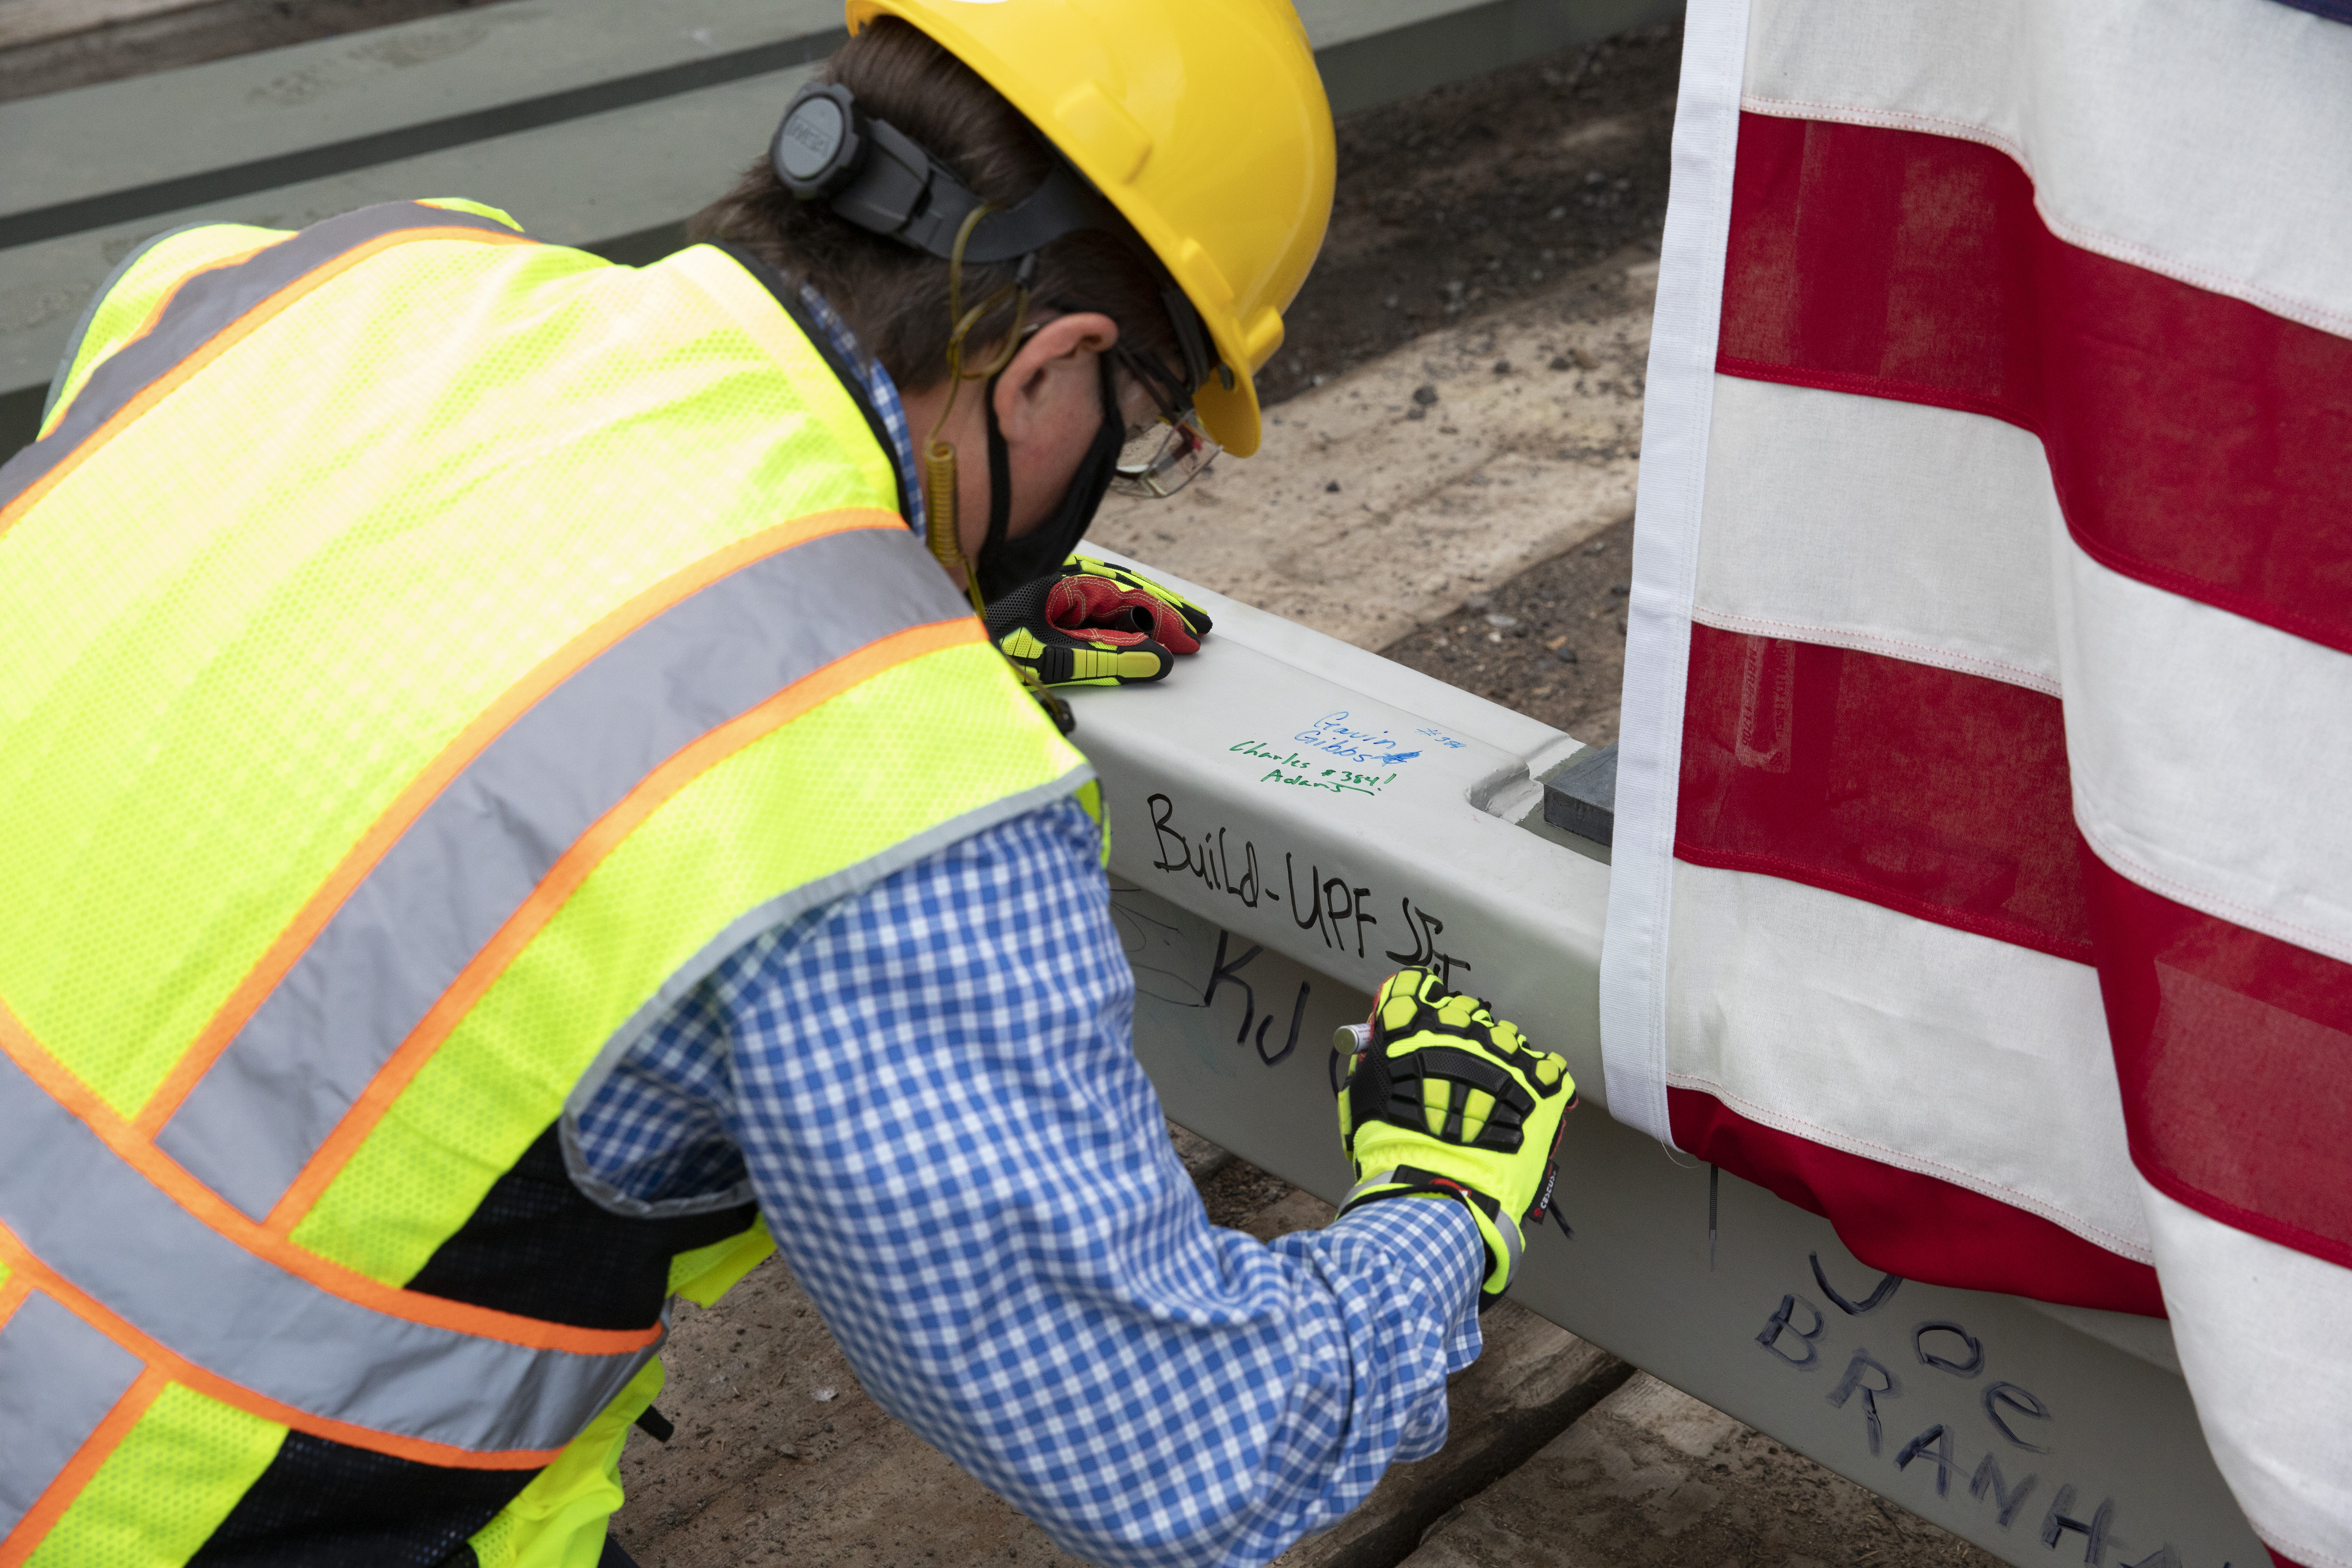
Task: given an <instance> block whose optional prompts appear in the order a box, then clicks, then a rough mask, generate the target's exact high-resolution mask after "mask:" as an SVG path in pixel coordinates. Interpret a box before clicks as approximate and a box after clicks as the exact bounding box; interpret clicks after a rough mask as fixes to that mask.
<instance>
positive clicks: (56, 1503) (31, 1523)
mask: <svg viewBox="0 0 2352 1568" xmlns="http://www.w3.org/2000/svg"><path fill="white" fill-rule="evenodd" d="M171 1383H172V1380H171V1379H170V1378H168V1377H166V1376H164V1375H163V1373H160V1372H158V1371H156V1370H155V1369H154V1368H153V1367H152V1366H150V1367H149V1368H148V1369H147V1370H146V1371H145V1372H142V1373H140V1374H139V1376H138V1377H137V1378H136V1379H135V1380H134V1381H133V1382H132V1383H131V1386H130V1387H129V1388H126V1389H124V1390H123V1391H122V1397H121V1398H120V1399H118V1400H116V1401H115V1402H114V1408H113V1409H111V1410H110V1411H108V1412H107V1413H106V1419H104V1420H103V1421H100V1423H99V1424H98V1426H97V1427H96V1428H95V1429H93V1430H92V1431H91V1433H90V1435H89V1436H88V1437H86V1438H84V1439H83V1440H82V1445H81V1447H79V1448H76V1449H75V1450H74V1456H73V1458H70V1459H68V1460H67V1461H66V1468H64V1469H62V1470H59V1471H58V1473H57V1476H56V1477H55V1479H52V1480H51V1481H50V1482H49V1484H48V1485H47V1487H44V1488H43V1489H41V1495H40V1496H39V1497H37V1498H35V1499H34V1500H33V1506H32V1507H30V1508H28V1509H26V1510H25V1516H24V1517H23V1518H22V1519H20V1520H18V1521H16V1529H14V1530H12V1531H9V1532H8V1538H7V1539H6V1540H5V1541H0V1568H16V1565H17V1564H18V1563H22V1562H24V1561H25V1559H26V1558H27V1557H30V1556H31V1555H32V1554H33V1553H34V1552H37V1551H38V1550H39V1549H40V1544H41V1542H43V1541H44V1540H46V1539H47V1537H48V1533H49V1531H51V1530H52V1529H54V1528H55V1527H56V1525H57V1522H58V1520H60V1519H63V1518H64V1517H65V1513H66V1510H68V1509H69V1508H71V1507H73V1505H74V1500H75V1499H76V1498H78V1497H79V1496H81V1489H82V1488H84V1487H86V1486H88V1485H89V1480H90V1478H91V1477H92V1476H95V1475H96V1474H98V1469H99V1467H100V1465H103V1464H105V1463H106V1461H107V1460H108V1459H109V1458H111V1457H112V1456H113V1454H114V1450H115V1449H117V1448H119V1447H121V1446H122V1440H123V1439H124V1438H125V1437H128V1436H131V1428H132V1427H133V1426H138V1425H139V1418H140V1417H141V1416H142V1415H146V1414H147V1407H148V1406H149V1405H152V1404H154V1403H155V1401H156V1400H157V1399H158V1398H160V1397H162V1395H163V1390H164V1389H166V1388H168V1387H170V1386H171Z"/></svg>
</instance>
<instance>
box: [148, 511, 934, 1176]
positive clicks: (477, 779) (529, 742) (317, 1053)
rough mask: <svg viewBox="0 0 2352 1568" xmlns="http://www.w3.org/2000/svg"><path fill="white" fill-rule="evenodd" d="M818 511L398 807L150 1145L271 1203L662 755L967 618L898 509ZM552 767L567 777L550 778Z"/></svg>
mask: <svg viewBox="0 0 2352 1568" xmlns="http://www.w3.org/2000/svg"><path fill="white" fill-rule="evenodd" d="M818 527H820V528H824V529H835V530H839V531H824V532H816V531H815V530H814V529H810V528H791V527H787V528H784V529H779V530H777V531H776V532H777V534H779V535H782V538H781V539H771V540H764V541H761V543H763V544H768V545H791V546H793V548H790V549H789V550H782V551H780V552H778V553H776V554H772V555H769V556H767V557H766V558H765V559H758V560H753V561H751V563H748V564H745V565H743V566H741V567H740V568H739V569H738V570H736V571H734V572H732V573H730V574H728V575H726V576H723V577H721V578H719V580H718V581H717V582H715V583H712V584H709V585H708V586H706V587H702V588H700V589H699V591H698V592H694V593H692V594H691V595H688V596H687V597H685V598H683V599H682V600H681V601H680V602H678V603H677V604H675V605H669V606H668V607H667V608H665V609H663V610H662V611H661V612H660V613H659V614H657V615H655V616H652V617H651V618H649V619H647V620H646V621H645V622H644V623H643V624H642V625H639V626H636V627H635V628H634V629H633V630H631V631H629V632H628V633H627V635H626V636H625V637H621V638H620V639H619V640H618V641H617V642H614V644H613V645H612V646H610V647H606V648H605V649H604V650H603V651H602V652H600V653H598V654H597V655H596V656H595V657H594V658H593V659H591V660H589V661H588V662H587V663H586V664H584V665H583V666H582V667H581V668H579V669H577V670H576V671H574V672H572V673H571V674H569V675H568V676H567V677H565V678H564V679H562V681H561V682H560V683H559V684H557V685H556V686H555V687H554V688H553V689H551V690H550V691H548V692H547V694H546V695H545V696H543V697H541V698H539V699H538V700H537V701H536V703H535V704H534V705H533V706H532V707H531V708H530V710H528V711H527V712H524V713H523V714H521V715H520V717H519V718H517V719H516V720H515V721H514V722H513V723H512V724H510V725H509V726H508V727H507V728H506V730H505V731H503V732H501V733H499V734H498V735H497V736H496V737H495V738H494V739H492V740H491V741H490V742H488V744H487V745H485V746H483V747H482V749H481V750H480V751H479V752H477V753H476V754H475V755H474V756H473V757H472V759H471V760H470V761H468V762H467V763H466V764H465V766H464V768H463V771H462V772H460V773H457V776H456V777H455V778H454V779H452V780H451V781H450V782H449V783H448V784H446V786H445V787H443V788H442V790H441V791H440V793H439V794H438V795H436V796H434V797H433V798H432V800H431V802H430V804H428V805H425V806H424V809H423V810H422V811H421V812H419V813H418V814H417V815H416V816H415V820H414V821H413V822H409V823H407V824H405V825H402V824H399V823H393V824H387V825H381V826H380V829H379V834H378V835H372V836H371V837H372V839H374V838H379V837H381V833H382V828H383V827H384V826H389V827H392V828H395V829H403V828H404V830H402V831H400V836H399V837H398V838H397V839H396V840H395V841H394V842H393V843H392V844H391V845H390V846H389V847H386V848H383V850H382V858H381V859H378V860H376V861H375V862H374V864H373V867H372V868H367V869H366V872H365V878H364V880H362V881H360V882H359V884H358V885H357V886H356V887H354V888H352V889H351V891H350V894H349V896H348V897H347V898H344V899H343V900H341V904H340V907H331V912H327V911H323V910H321V911H317V912H315V913H310V919H309V920H304V921H298V922H297V924H296V926H295V927H294V928H293V931H292V932H291V933H290V934H291V935H292V936H293V938H294V940H295V941H296V942H299V940H300V939H301V937H303V936H306V935H309V942H308V945H307V946H303V947H300V948H299V951H298V952H295V953H284V950H285V949H286V948H288V947H291V946H293V945H294V943H293V942H281V943H280V952H281V953H283V954H284V956H285V957H290V959H291V963H290V966H289V967H286V968H285V969H284V970H283V978H278V974H277V973H272V969H273V968H274V967H275V966H270V965H265V967H264V968H263V969H262V970H260V971H258V972H257V974H256V976H255V984H253V985H252V986H251V987H250V988H249V989H250V990H252V991H256V992H258V991H262V990H264V989H267V996H266V999H264V1000H263V1001H262V1002H261V1003H260V1005H258V1006H257V1007H256V1008H255V1009H254V1010H253V1012H252V1014H251V1016H250V1017H248V1018H247V1020H246V1021H245V1023H244V1026H242V1027H241V1028H239V1029H238V1030H237V1031H236V1036H235V1037H234V1038H231V1039H228V1040H226V1041H225V1042H223V1043H222V1045H221V1047H219V1055H218V1057H217V1059H213V1060H207V1059H206V1057H207V1052H206V1050H205V1044H203V1043H200V1044H199V1045H198V1047H196V1048H195V1049H194V1050H193V1051H191V1052H190V1053H189V1057H188V1058H187V1059H186V1061H185V1062H184V1068H183V1072H182V1073H181V1074H176V1075H175V1079H177V1080H180V1081H185V1080H187V1079H195V1081H194V1088H193V1089H192V1090H191V1091H190V1092H188V1094H187V1097H186V1099H185V1100H184V1101H182V1102H181V1103H180V1105H179V1107H178V1109H177V1110H176V1111H175V1112H173V1114H172V1115H171V1117H170V1120H169V1121H166V1122H164V1124H163V1131H162V1132H161V1134H160V1135H159V1136H158V1137H157V1139H156V1142H157V1143H158V1144H159V1145H160V1146H161V1147H162V1148H163V1152H165V1153H167V1154H170V1155H171V1156H172V1157H173V1159H174V1160H176V1161H178V1162H179V1163H181V1164H182V1165H183V1166H184V1167H186V1169H187V1170H188V1172H189V1173H191V1174H192V1175H194V1177H195V1178H196V1179H197V1180H199V1181H201V1182H203V1183H204V1184H205V1185H206V1186H208V1187H210V1188H212V1189H213V1190H214V1191H215V1192H216V1193H218V1194H221V1196H223V1197H225V1198H226V1199H228V1200H229V1202H231V1203H233V1204H235V1205H236V1206H237V1207H238V1208H240V1209H242V1210H243V1211H244V1212H245V1213H246V1214H247V1215H249V1216H251V1217H252V1218H254V1219H257V1220H265V1219H267V1218H268V1216H269V1215H270V1213H271V1211H272V1209H273V1208H275V1207H276V1206H277V1205H278V1203H279V1202H280V1200H281V1199H283V1198H284V1197H285V1196H286V1194H287V1192H288V1189H289V1188H290V1187H292V1186H293V1185H294V1184H295V1181H296V1178H297V1177H299V1176H300V1175H301V1174H302V1173H303V1170H304V1167H305V1166H307V1165H309V1164H310V1161H311V1159H312V1157H313V1156H314V1155H316V1154H317V1153H318V1152H320V1148H321V1146H322V1145H324V1144H325V1143H326V1142H327V1141H328V1139H329V1137H330V1136H331V1134H332V1133H333V1132H334V1131H335V1130H336V1129H337V1127H338V1126H340V1125H341V1123H342V1121H343V1120H344V1118H345V1116H346V1115H348V1114H349V1113H350V1111H351V1110H352V1106H353V1105H354V1104H356V1103H357V1102H358V1100H359V1097H360V1096H361V1094H362V1092H364V1091H365V1090H366V1089H367V1088H368V1086H369V1085H370V1084H371V1083H373V1082H374V1081H375V1079H376V1076H377V1074H378V1073H379V1072H380V1071H382V1069H383V1067H384V1065H385V1064H386V1063H387V1062H389V1061H390V1060H391V1059H392V1058H393V1055H394V1052H395V1051H398V1050H400V1049H401V1048H402V1046H403V1044H404V1042H406V1041H409V1040H411V1039H413V1038H416V1037H417V1032H418V1031H419V1030H426V1031H428V1032H430V1031H431V1030H432V1026H433V1025H434V1024H435V1023H436V1018H435V1016H434V1015H435V1010H436V1005H438V1004H440V1003H441V1001H442V999H443V997H444V996H445V995H446V994H448V993H449V992H450V990H451V989H452V987H454V986H456V985H457V984H458V983H459V981H460V980H461V979H462V978H463V977H464V976H465V975H466V973H467V969H468V968H469V966H471V965H473V964H474V963H475V962H476V960H477V958H478V955H479V954H480V953H481V952H483V951H484V950H485V949H487V948H488V947H489V946H490V944H491V942H492V939H493V938H495V937H496V936H497V935H498V934H499V931H500V929H501V928H503V927H504V926H506V924H507V923H508V922H509V921H510V920H512V919H513V918H514V917H515V915H516V913H517V911H518V910H520V909H522V907H523V906H524V904H525V903H526V902H527V901H528V900H530V898H531V896H532V894H533V893H534V892H535V891H536V890H537V889H539V887H540V885H541V882H542V881H543V880H545V879H546V878H547V876H548V873H549V872H550V871H551V870H552V869H553V868H554V867H555V865H556V862H557V861H558V860H560V859H561V858H562V857H563V856H564V855H565V854H566V853H567V852H568V851H570V850H571V849H572V846H573V845H574V843H576V842H577V841H578V840H579V839H580V838H581V837H583V835H584V834H586V833H587V832H588V831H589V830H590V829H591V828H592V827H593V826H595V825H596V824H597V822H598V821H599V820H601V819H602V818H603V817H604V816H605V814H606V813H608V812H609V811H611V810H612V809H613V808H614V806H616V805H619V804H620V803H621V802H622V801H623V800H624V799H625V797H626V796H628V795H629V794H630V793H631V792H632V791H634V790H635V789H636V788H637V787H638V786H639V785H640V784H642V783H643V781H644V780H645V779H646V775H648V774H650V773H653V772H654V771H655V769H656V768H658V767H659V766H660V765H661V764H662V763H663V761H664V760H665V759H667V758H668V757H670V756H671V755H673V754H674V753H676V752H679V751H682V750H683V749H684V748H685V747H687V746H688V744H690V743H691V742H694V741H695V740H697V739H698V738H699V737H700V736H701V735H703V734H704V733H705V732H707V731H712V730H716V729H718V728H719V727H720V726H721V725H724V724H727V723H730V722H732V721H735V720H736V719H738V718H740V716H742V715H743V714H745V713H748V712H750V711H751V710H752V709H754V708H757V707H759V706H760V705H761V703H763V702H766V701H768V700H771V699H772V698H773V697H774V696H775V695H776V694H777V693H778V692H780V691H782V690H783V689H786V688H788V687H790V686H792V685H793V684H794V683H796V682H798V681H800V680H802V679H805V678H806V677H808V676H811V675H813V674H814V673H815V672H816V671H817V670H819V669H821V668H824V667H825V666H828V665H831V664H834V663H835V662H836V661H837V660H840V659H842V658H846V657H848V656H849V655H851V654H853V653H855V652H856V651H857V650H858V649H860V648H863V647H866V646H868V645H869V644H874V643H878V642H880V641H882V640H883V639H885V638H887V637H890V636H892V635H894V634H896V633H899V632H903V631H906V630H908V629H909V628H910V627H914V626H925V625H932V624H939V623H949V624H955V623H959V622H961V621H962V620H963V619H964V616H963V615H962V606H961V602H960V601H959V600H958V599H957V598H956V596H955V592H954V590H953V588H952V587H951V586H950V584H949V583H948V581H947V578H946V577H945V575H944V574H941V573H940V571H939V570H938V569H937V568H936V567H934V566H932V565H931V564H930V563H929V561H928V559H926V558H925V557H924V556H923V554H922V552H921V551H920V549H919V547H918V546H917V545H916V544H915V542H914V539H913V536H912V535H911V534H910V533H909V532H908V531H907V529H906V527H905V526H904V525H903V524H902V523H900V522H899V521H898V519H896V518H895V517H890V518H883V519H880V520H877V519H875V518H873V517H871V516H864V515H860V516H855V517H852V518H850V519H829V520H821V521H820V522H819V524H818ZM813 532H814V535H815V536H814V537H809V535H810V534H811V533H813ZM803 540H805V542H802V541H803ZM551 778H560V779H562V780H563V781H564V782H565V784H566V785H567V788H566V790H565V792H564V793H562V794H561V795H557V794H554V793H551V792H550V791H549V790H548V789H547V787H546V781H547V780H549V779H551ZM369 847H372V846H363V847H362V848H361V849H360V850H358V851H355V852H354V856H355V858H361V857H364V856H365V854H366V853H367V849H368V848H369ZM329 896H330V898H331V894H330V895H329ZM306 912H309V911H306ZM320 914H324V916H325V918H324V923H323V925H313V923H312V922H313V921H316V920H317V919H318V918H319V916H320ZM312 930H315V931H316V934H315V935H310V934H309V933H310V931H312ZM387 954H394V955H396V962H391V963H388V962H387V958H386V955H387ZM273 982H274V988H271V987H272V983H273ZM449 1021H451V1020H448V1019H447V1018H446V1016H445V1017H443V1018H441V1019H439V1020H438V1022H440V1023H441V1025H442V1026H443V1028H445V1029H446V1024H447V1023H448V1022H449ZM199 1074H201V1075H202V1076H201V1078H197V1076H196V1075H199ZM164 1092H165V1096H166V1097H167V1098H166V1100H165V1106H164V1107H163V1109H168V1097H169V1096H170V1094H171V1089H169V1088H167V1089H166V1090H165V1091H164ZM151 1114H152V1112H151ZM315 1185H316V1183H315V1182H313V1183H311V1184H306V1187H311V1188H314V1187H315Z"/></svg>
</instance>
